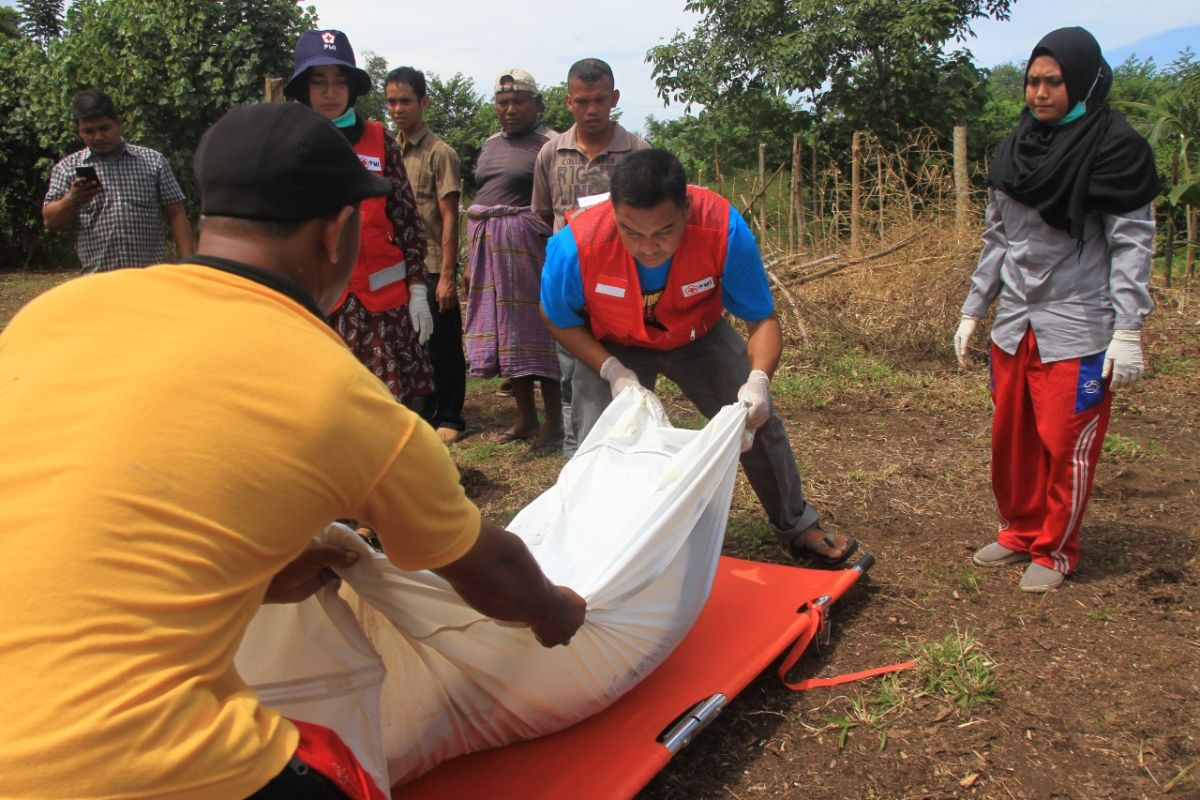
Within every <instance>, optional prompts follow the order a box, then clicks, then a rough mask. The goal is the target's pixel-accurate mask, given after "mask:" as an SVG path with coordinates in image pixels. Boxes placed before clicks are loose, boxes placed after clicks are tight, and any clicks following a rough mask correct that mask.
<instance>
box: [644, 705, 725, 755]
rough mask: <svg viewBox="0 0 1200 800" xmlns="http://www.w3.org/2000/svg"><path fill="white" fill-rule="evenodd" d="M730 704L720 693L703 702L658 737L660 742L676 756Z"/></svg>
mask: <svg viewBox="0 0 1200 800" xmlns="http://www.w3.org/2000/svg"><path fill="white" fill-rule="evenodd" d="M728 702H729V698H728V697H726V696H725V695H723V694H721V693H720V692H717V693H716V694H714V695H713V696H712V697H709V698H708V699H707V700H701V701H700V702H699V703H696V705H694V706H692V707H691V708H690V709H689V710H688V711H686V712H684V714H683V717H682V718H681V719H680V720H679V721H678V722H676V723H675V724H674V725H672V726H671V729H670V730H668V731H667V732H666V733H664V734H663V735H662V736H659V737H658V741H659V742H660V743H661V744H662V746H663V747H665V748H667V752H669V753H670V754H671V755H672V756H674V755H675V754H676V753H678V752H679V751H680V750H682V749H683V748H685V747H687V746H688V745H689V744H691V743H692V739H694V738H695V737H696V734H698V733H699V732H700V731H702V730H704V729H705V728H707V727H708V726H709V723H711V722H712V721H713V720H714V719H716V718H717V715H718V714H720V713H721V709H722V708H724V707H725V704H726V703H728Z"/></svg>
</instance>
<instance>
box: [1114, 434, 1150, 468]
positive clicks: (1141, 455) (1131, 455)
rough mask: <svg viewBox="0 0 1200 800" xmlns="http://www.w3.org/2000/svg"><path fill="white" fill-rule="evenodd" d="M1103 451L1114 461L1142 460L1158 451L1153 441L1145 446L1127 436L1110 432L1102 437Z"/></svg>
mask: <svg viewBox="0 0 1200 800" xmlns="http://www.w3.org/2000/svg"><path fill="white" fill-rule="evenodd" d="M1103 453H1104V455H1105V456H1106V457H1107V458H1110V459H1113V460H1114V461H1123V462H1131V461H1143V460H1145V459H1148V458H1152V457H1153V456H1154V455H1156V454H1157V453H1158V447H1157V445H1155V444H1154V443H1153V442H1151V443H1150V445H1149V446H1147V447H1142V445H1141V443H1140V442H1138V441H1137V440H1136V439H1133V438H1131V437H1129V436H1122V435H1121V434H1119V433H1110V434H1108V435H1107V436H1105V437H1104V446H1103Z"/></svg>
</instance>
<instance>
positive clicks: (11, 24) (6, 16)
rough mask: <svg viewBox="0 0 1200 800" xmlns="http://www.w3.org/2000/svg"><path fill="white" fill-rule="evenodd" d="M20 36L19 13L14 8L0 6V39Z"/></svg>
mask: <svg viewBox="0 0 1200 800" xmlns="http://www.w3.org/2000/svg"><path fill="white" fill-rule="evenodd" d="M20 37H21V15H20V14H18V13H17V10H16V9H15V8H10V7H8V6H0V40H2V39H19V38H20Z"/></svg>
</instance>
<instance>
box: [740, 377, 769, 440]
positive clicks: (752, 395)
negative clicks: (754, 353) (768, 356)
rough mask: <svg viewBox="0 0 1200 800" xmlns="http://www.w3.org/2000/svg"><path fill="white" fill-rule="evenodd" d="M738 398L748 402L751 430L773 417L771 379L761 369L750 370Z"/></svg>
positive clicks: (747, 421) (747, 413)
mask: <svg viewBox="0 0 1200 800" xmlns="http://www.w3.org/2000/svg"><path fill="white" fill-rule="evenodd" d="M737 398H738V400H741V401H742V402H743V403H745V404H746V427H747V428H749V429H750V430H757V429H759V428H761V427H762V426H763V425H764V424H765V423H766V421H767V420H768V419H770V418H771V379H770V378H768V377H767V373H765V372H763V371H762V370H761V369H752V370H750V377H749V378H747V379H746V382H745V383H743V384H742V388H740V389H738V393H737Z"/></svg>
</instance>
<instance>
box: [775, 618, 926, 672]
mask: <svg viewBox="0 0 1200 800" xmlns="http://www.w3.org/2000/svg"><path fill="white" fill-rule="evenodd" d="M805 613H806V614H807V615H808V625H807V626H806V627H805V628H804V630H803V631H802V632H801V633H800V638H798V639H797V640H796V643H795V644H794V645H792V649H791V650H789V651H788V654H787V655H786V656H785V657H784V659H783V661H782V662H781V663H780V665H779V670H778V673H777V674H778V675H779V680H781V681H783V685H784V686H786V687H788V688H789V689H791V690H793V691H796V692H803V691H807V690H809V689H818V688H821V687H823V686H838V685H840V684H843V683H852V682H854V681H861V680H864V679H866V678H874V677H875V676H877V675H887V674H888V673H890V672H899V671H900V670H904V669H912V668H913V667H915V666H916V665H917V664H916V662H915V661H904V662H901V663H899V664H890V665H888V666H886V667H875V668H873V669H865V670H862V671H861V672H851V673H848V674H846V675H837V676H834V677H832V678H808V679H806V680H802V681H789V680H788V677H787V675H788V673H789V672H791V670H792V667H794V666H796V662H798V661H799V660H800V657H801V656H803V655H804V652H805V651H806V650H808V646H809V645H810V644H812V641H813V639H815V638H816V636H817V633H818V632H819V631H820V630H821V627H822V626H823V625H824V624H825V606H824V605H821V604H818V603H809V604H808V610H807V611H806V612H805Z"/></svg>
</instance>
